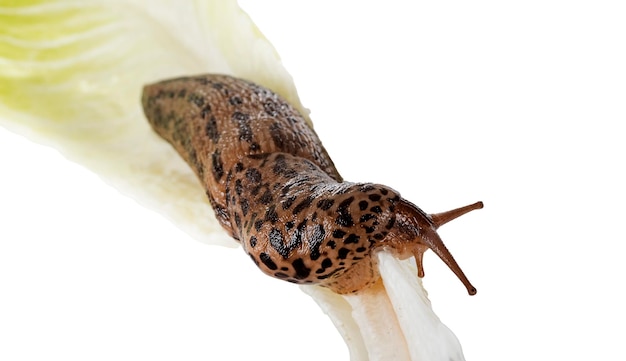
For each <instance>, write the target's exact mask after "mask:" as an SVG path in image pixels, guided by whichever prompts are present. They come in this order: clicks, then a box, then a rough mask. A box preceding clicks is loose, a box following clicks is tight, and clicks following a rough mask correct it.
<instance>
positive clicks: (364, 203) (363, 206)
mask: <svg viewBox="0 0 626 361" xmlns="http://www.w3.org/2000/svg"><path fill="white" fill-rule="evenodd" d="M367 205H368V203H367V201H360V202H359V209H360V210H362V211H364V210H366V209H367Z"/></svg>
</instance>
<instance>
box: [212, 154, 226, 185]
mask: <svg viewBox="0 0 626 361" xmlns="http://www.w3.org/2000/svg"><path fill="white" fill-rule="evenodd" d="M211 164H212V165H213V176H214V177H215V180H216V181H219V180H220V179H222V177H223V176H224V165H223V163H222V158H221V157H220V152H219V151H215V152H214V153H213V154H211Z"/></svg>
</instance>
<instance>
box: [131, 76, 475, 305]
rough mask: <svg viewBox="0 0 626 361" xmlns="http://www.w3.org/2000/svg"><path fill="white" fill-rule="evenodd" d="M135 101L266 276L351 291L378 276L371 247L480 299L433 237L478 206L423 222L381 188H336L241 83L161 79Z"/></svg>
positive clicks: (265, 96)
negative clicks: (425, 260) (434, 260)
mask: <svg viewBox="0 0 626 361" xmlns="http://www.w3.org/2000/svg"><path fill="white" fill-rule="evenodd" d="M142 104H143V109H144V112H145V114H146V117H147V118H148V120H149V122H150V124H151V125H152V128H153V129H154V130H155V131H156V132H157V133H158V134H159V135H160V136H161V137H163V138H164V139H165V140H167V141H168V142H169V143H171V144H172V146H174V148H175V149H176V150H177V151H178V153H179V154H180V155H181V156H182V157H183V158H184V159H185V161H186V162H187V163H188V164H189V165H190V166H191V167H192V169H193V170H194V171H195V173H196V174H197V176H198V177H199V178H200V180H201V182H202V184H203V185H204V187H205V189H206V193H207V196H208V197H209V200H210V201H211V205H212V207H213V209H214V211H215V214H216V217H217V219H218V221H219V222H220V224H221V225H222V227H224V228H225V229H226V231H227V232H229V234H230V235H231V236H232V237H233V238H235V239H237V240H238V241H239V242H240V243H241V245H242V246H243V248H244V250H245V251H246V252H247V253H248V255H249V256H250V258H252V260H253V261H254V263H255V264H256V265H257V266H258V267H259V268H260V269H261V270H262V271H263V272H265V273H266V274H268V275H270V276H273V277H276V278H279V279H283V280H286V281H289V282H293V283H299V284H318V285H321V286H325V287H328V288H330V289H332V290H333V291H335V292H337V293H341V294H347V293H354V292H357V291H359V290H361V289H364V288H365V287H367V286H368V285H370V284H372V283H374V282H375V281H377V280H378V278H379V277H380V276H379V274H378V270H377V267H376V265H375V264H374V258H373V255H374V252H375V251H377V250H381V249H386V250H393V251H395V252H396V254H397V255H398V257H400V258H407V257H410V256H413V255H414V256H415V257H416V261H417V266H418V275H419V276H420V277H423V275H424V271H423V267H422V255H423V253H424V251H426V250H427V249H431V250H433V251H434V252H435V253H436V254H437V255H438V256H439V257H440V258H441V259H442V260H443V261H444V262H445V263H446V264H447V265H448V266H449V267H450V269H451V270H452V271H453V272H454V273H455V274H456V275H457V276H458V277H459V279H460V280H461V281H462V282H463V284H464V285H465V286H466V288H467V290H468V293H469V294H475V293H476V289H475V288H474V287H473V286H472V285H471V284H470V283H469V281H468V280H467V278H466V277H465V275H464V274H463V271H461V269H460V268H459V266H458V265H457V264H456V262H455V260H454V258H453V257H452V255H451V254H450V253H449V252H448V250H447V249H446V247H445V245H444V244H443V243H442V242H441V239H440V238H439V236H438V235H437V232H436V229H437V228H438V227H439V226H440V225H442V224H444V223H446V222H448V221H450V220H452V219H454V218H456V217H458V216H460V215H462V214H465V213H467V212H469V211H471V210H473V209H478V208H482V203H481V202H478V203H475V204H473V205H469V206H466V207H462V208H459V209H457V210H453V211H449V212H445V213H440V214H432V215H428V214H426V213H424V212H423V211H422V210H421V209H419V208H418V207H417V206H415V205H413V204H412V203H410V202H408V201H406V200H405V199H403V198H401V197H400V195H399V194H398V193H397V192H396V191H394V190H393V189H391V188H389V187H386V186H383V185H378V184H371V183H350V182H344V181H343V180H342V178H341V176H340V175H339V173H338V172H337V170H336V169H335V167H334V165H333V162H332V160H331V159H330V157H329V156H328V154H327V153H326V150H325V149H324V147H323V146H322V144H321V142H320V140H319V138H318V137H317V135H316V134H315V132H314V131H313V130H312V129H311V128H310V127H309V126H308V125H307V124H306V122H305V120H304V118H303V117H302V116H301V115H300V114H299V113H298V112H297V111H296V109H295V108H293V107H292V106H291V105H289V104H288V103H287V102H285V101H284V100H283V99H282V98H281V97H279V96H278V95H276V94H275V93H273V92H272V91H270V90H268V89H265V88H263V87H261V86H259V85H256V84H254V83H251V82H249V81H246V80H242V79H237V78H233V77H230V76H226V75H212V74H209V75H201V76H195V77H185V78H178V79H172V80H166V81H163V82H159V83H156V84H152V85H148V86H146V87H145V88H144V91H143V97H142Z"/></svg>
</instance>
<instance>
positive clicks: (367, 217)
mask: <svg viewBox="0 0 626 361" xmlns="http://www.w3.org/2000/svg"><path fill="white" fill-rule="evenodd" d="M370 219H376V216H375V215H373V214H371V213H365V214H364V215H362V216H361V218H359V222H361V223H363V222H367V221H369V220H370Z"/></svg>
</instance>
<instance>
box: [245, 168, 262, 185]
mask: <svg viewBox="0 0 626 361" xmlns="http://www.w3.org/2000/svg"><path fill="white" fill-rule="evenodd" d="M246 178H248V180H249V181H250V182H252V183H259V182H261V172H259V170H258V169H256V168H249V169H248V170H247V171H246Z"/></svg>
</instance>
